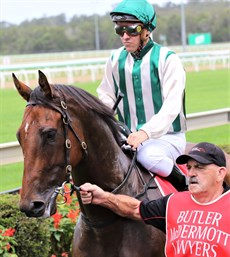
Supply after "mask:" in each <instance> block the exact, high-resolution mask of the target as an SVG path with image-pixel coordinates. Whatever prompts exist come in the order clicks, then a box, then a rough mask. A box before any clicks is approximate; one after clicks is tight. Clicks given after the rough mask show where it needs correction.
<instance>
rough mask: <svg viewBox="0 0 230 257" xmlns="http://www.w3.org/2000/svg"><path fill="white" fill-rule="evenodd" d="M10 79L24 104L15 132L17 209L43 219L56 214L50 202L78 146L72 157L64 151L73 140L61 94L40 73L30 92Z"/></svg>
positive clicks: (76, 148) (79, 150)
mask: <svg viewBox="0 0 230 257" xmlns="http://www.w3.org/2000/svg"><path fill="white" fill-rule="evenodd" d="M13 79H14V84H15V86H16V88H17V90H18V92H19V94H20V95H21V96H22V97H23V98H24V99H25V100H26V101H27V107H26V109H25V113H24V117H23V121H22V124H21V126H20V128H19V130H18V132H17V138H18V141H19V143H20V145H21V148H22V151H23V156H24V174H23V181H22V190H21V200H20V209H21V211H23V212H25V213H26V215H27V216H32V217H47V216H50V215H52V214H53V213H55V211H56V204H55V201H50V199H51V198H52V196H53V194H54V191H55V189H56V188H57V187H60V186H61V185H62V183H63V182H64V181H66V179H67V175H68V174H67V173H70V171H68V168H67V167H68V162H72V163H73V162H75V163H76V162H78V161H79V160H80V159H81V158H82V152H81V146H80V144H79V143H78V144H76V145H77V146H75V149H73V150H74V152H75V156H74V157H73V156H71V154H70V153H69V152H68V151H69V148H70V147H71V145H70V142H71V140H76V138H74V135H73V133H72V132H69V134H68V139H70V140H69V141H68V140H67V135H66V133H67V131H66V129H65V124H67V123H68V115H67V116H66V106H65V102H64V101H62V99H63V95H61V93H60V92H59V91H58V90H57V89H56V88H55V87H54V86H53V85H51V84H49V82H48V80H47V78H46V76H45V75H44V74H43V73H42V72H40V71H39V86H38V87H37V88H35V89H34V90H32V89H30V88H29V87H28V86H26V85H25V84H23V83H22V82H20V81H19V80H18V79H17V78H16V76H15V75H14V74H13ZM63 119H64V121H63ZM80 136H82V135H80ZM78 152H79V155H78V154H77V153H78ZM73 159H74V160H73ZM66 171H67V172H66ZM50 202H52V203H50Z"/></svg>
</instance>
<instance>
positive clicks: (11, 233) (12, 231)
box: [3, 228, 15, 236]
mask: <svg viewBox="0 0 230 257" xmlns="http://www.w3.org/2000/svg"><path fill="white" fill-rule="evenodd" d="M14 233H15V229H14V228H8V229H7V230H6V231H5V232H4V233H3V236H13V235H14Z"/></svg>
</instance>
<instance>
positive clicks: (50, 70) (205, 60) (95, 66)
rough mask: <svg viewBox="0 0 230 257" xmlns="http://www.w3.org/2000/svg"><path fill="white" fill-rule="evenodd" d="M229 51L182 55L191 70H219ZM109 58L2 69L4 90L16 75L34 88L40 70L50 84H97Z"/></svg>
mask: <svg viewBox="0 0 230 257" xmlns="http://www.w3.org/2000/svg"><path fill="white" fill-rule="evenodd" d="M229 54H230V51H229V50H219V51H203V52H188V53H179V54H178V55H179V56H180V58H181V60H182V63H183V65H184V67H185V69H187V70H195V71H199V70H200V69H202V68H204V67H205V69H209V70H215V69H217V68H229V66H230V65H229V64H230V58H229ZM107 58H108V57H101V58H88V59H80V60H79V59H78V60H68V61H53V62H42V63H39V62H38V63H26V64H15V65H12V64H9V65H3V66H1V67H0V88H6V87H9V86H10V87H13V83H12V72H14V73H16V74H17V77H18V78H19V79H22V80H23V81H24V82H25V83H26V84H28V85H30V81H31V80H32V78H34V79H36V81H37V76H38V69H41V70H43V72H45V73H46V75H47V76H48V78H49V81H50V82H52V83H53V82H54V79H55V78H56V77H60V76H61V77H64V78H65V83H67V84H70V85H72V84H74V83H75V82H78V79H79V78H81V77H87V80H89V81H93V82H94V81H96V80H97V79H99V77H98V76H99V75H100V78H101V77H102V74H103V71H104V66H105V62H106V60H107Z"/></svg>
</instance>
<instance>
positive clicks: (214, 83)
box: [186, 69, 230, 113]
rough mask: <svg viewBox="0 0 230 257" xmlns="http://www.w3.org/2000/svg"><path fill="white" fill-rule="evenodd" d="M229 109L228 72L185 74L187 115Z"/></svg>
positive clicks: (229, 83) (229, 88)
mask: <svg viewBox="0 0 230 257" xmlns="http://www.w3.org/2000/svg"><path fill="white" fill-rule="evenodd" d="M226 107H230V73H229V70H227V69H226V70H216V71H202V72H190V73H187V83H186V110H187V113H194V112H201V111H209V110H215V109H222V108H226Z"/></svg>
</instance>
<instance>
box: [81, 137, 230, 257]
mask: <svg viewBox="0 0 230 257" xmlns="http://www.w3.org/2000/svg"><path fill="white" fill-rule="evenodd" d="M176 162H177V163H178V164H186V165H187V170H188V171H187V176H188V189H189V191H185V192H178V193H174V194H171V195H168V196H165V197H162V198H160V199H157V200H153V201H148V200H144V201H143V202H140V201H139V200H137V199H135V198H132V197H130V196H126V195H114V194H112V193H109V192H106V191H104V190H102V189H101V188H99V187H98V186H96V185H92V184H89V183H86V184H84V185H82V186H81V197H82V201H83V203H84V204H97V205H101V206H103V207H105V208H108V209H110V210H112V211H114V212H115V213H117V214H118V215H120V216H123V217H127V218H130V219H136V220H143V221H144V222H145V223H146V224H150V225H152V226H155V227H157V228H158V229H160V230H162V231H163V232H165V233H166V247H165V254H166V256H170V257H173V256H184V257H185V256H186V257H188V256H191V257H195V256H207V257H208V256H209V257H210V256H213V257H214V256H230V226H229V224H228V222H229V217H230V208H229V206H230V190H229V189H230V188H229V187H228V186H227V185H226V184H225V182H224V177H225V175H226V172H227V169H226V158H225V155H224V153H223V151H222V150H221V149H220V148H219V147H217V146H216V145H213V144H210V143H206V142H202V143H199V144H197V145H195V146H194V147H193V148H192V149H191V151H190V152H189V153H188V155H181V156H179V157H178V158H177V160H176Z"/></svg>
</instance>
